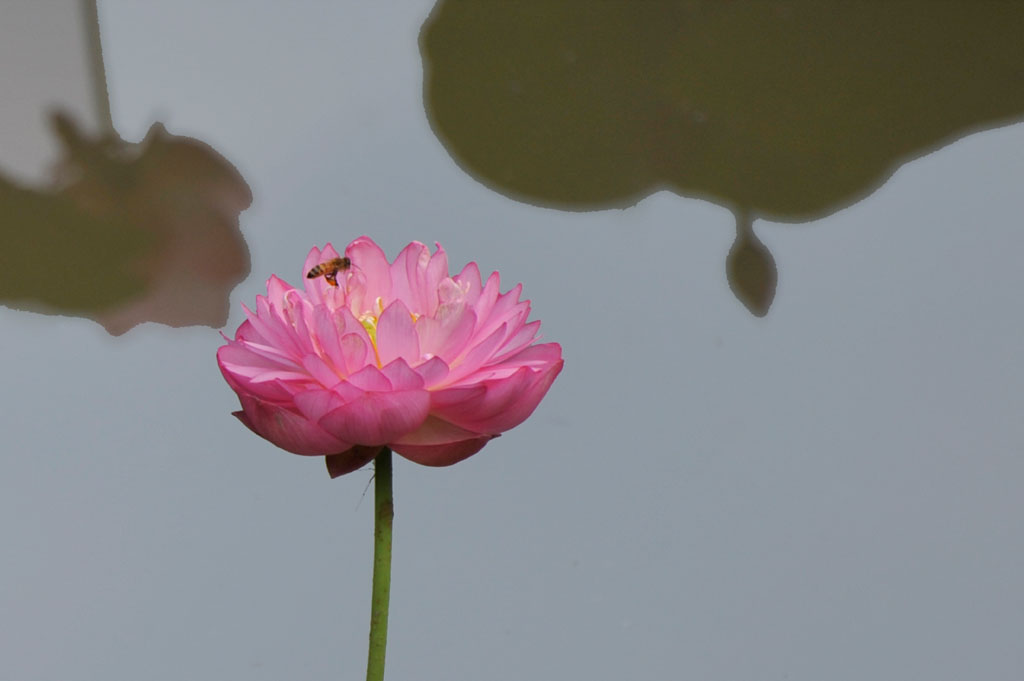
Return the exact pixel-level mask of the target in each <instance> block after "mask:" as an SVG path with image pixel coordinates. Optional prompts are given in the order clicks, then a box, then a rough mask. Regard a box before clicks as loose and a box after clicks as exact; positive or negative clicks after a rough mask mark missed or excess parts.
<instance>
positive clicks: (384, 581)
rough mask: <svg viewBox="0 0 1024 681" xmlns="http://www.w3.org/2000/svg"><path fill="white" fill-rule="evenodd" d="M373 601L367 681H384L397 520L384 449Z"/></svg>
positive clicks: (377, 483) (377, 480)
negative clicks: (392, 533)
mask: <svg viewBox="0 0 1024 681" xmlns="http://www.w3.org/2000/svg"><path fill="white" fill-rule="evenodd" d="M373 469H374V488H373V495H374V507H375V508H376V514H375V516H374V528H373V598H372V603H371V606H370V653H369V659H368V660H367V663H366V681H384V653H385V650H386V649H387V645H388V603H389V602H390V600H391V525H392V521H393V520H394V517H395V504H394V496H393V494H392V490H391V450H390V449H388V448H387V447H385V448H384V449H382V450H381V451H380V453H379V454H378V455H377V458H376V459H375V460H374V463H373Z"/></svg>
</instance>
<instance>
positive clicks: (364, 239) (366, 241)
mask: <svg viewBox="0 0 1024 681" xmlns="http://www.w3.org/2000/svg"><path fill="white" fill-rule="evenodd" d="M345 255H346V256H348V258H349V259H350V260H351V261H352V266H353V268H359V270H360V271H361V272H362V273H363V277H364V281H365V286H366V293H367V295H368V296H369V297H370V300H371V301H372V300H374V299H375V298H377V297H380V298H383V299H384V300H390V299H391V265H389V264H388V259H387V256H385V255H384V251H382V250H381V248H380V246H378V245H377V244H376V243H374V241H373V239H371V238H370V237H368V236H361V237H359V238H358V239H356V240H355V241H353V242H352V243H350V244H349V245H348V248H346V249H345ZM362 311H364V310H361V312H362Z"/></svg>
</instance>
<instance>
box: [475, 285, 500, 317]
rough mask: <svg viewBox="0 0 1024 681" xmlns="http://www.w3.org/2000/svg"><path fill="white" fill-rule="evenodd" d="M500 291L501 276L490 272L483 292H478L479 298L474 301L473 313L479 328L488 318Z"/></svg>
mask: <svg viewBox="0 0 1024 681" xmlns="http://www.w3.org/2000/svg"><path fill="white" fill-rule="evenodd" d="M500 289H501V276H500V275H499V274H498V273H497V272H491V276H489V277H487V283H486V284H484V288H483V290H482V291H481V292H480V297H479V298H478V299H477V301H476V305H475V306H474V311H475V312H476V319H477V324H479V325H480V326H481V327H482V326H483V325H484V324H486V323H487V320H488V319H489V318H490V315H491V309H492V308H493V307H494V303H495V302H496V301H497V300H498V294H499V293H500Z"/></svg>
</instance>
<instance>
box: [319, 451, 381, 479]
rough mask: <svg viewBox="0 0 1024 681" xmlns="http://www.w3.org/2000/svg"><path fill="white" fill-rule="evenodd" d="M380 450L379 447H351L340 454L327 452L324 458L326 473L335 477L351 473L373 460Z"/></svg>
mask: <svg viewBox="0 0 1024 681" xmlns="http://www.w3.org/2000/svg"><path fill="white" fill-rule="evenodd" d="M379 452H380V447H353V448H352V449H350V450H348V451H346V452H342V453H341V454H329V455H327V457H326V458H325V460H326V462H327V473H328V474H329V475H330V476H331V477H332V478H336V477H338V476H339V475H345V474H346V473H351V472H352V471H354V470H358V469H360V468H362V467H363V466H365V465H366V464H368V463H370V462H371V461H373V460H374V459H375V458H376V457H377V454H378V453H379Z"/></svg>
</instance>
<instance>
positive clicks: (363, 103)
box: [0, 0, 1024, 681]
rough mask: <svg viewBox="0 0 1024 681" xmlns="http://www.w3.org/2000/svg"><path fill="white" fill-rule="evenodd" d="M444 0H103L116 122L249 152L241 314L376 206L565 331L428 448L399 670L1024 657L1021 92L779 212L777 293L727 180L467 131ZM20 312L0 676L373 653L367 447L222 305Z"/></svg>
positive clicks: (960, 667)
mask: <svg viewBox="0 0 1024 681" xmlns="http://www.w3.org/2000/svg"><path fill="white" fill-rule="evenodd" d="M431 7H432V3H431V2H430V1H429V0H422V1H416V2H414V1H412V0H410V1H408V2H401V3H376V4H358V5H357V4H356V3H308V4H300V5H288V4H281V3H243V2H224V3H204V2H197V1H186V2H178V3H173V4H170V5H166V6H159V5H155V4H151V3H139V2H133V1H131V0H103V1H102V2H101V3H100V6H99V16H100V25H101V27H102V37H103V44H104V49H105V55H104V56H105V60H106V67H107V81H108V85H109V92H110V103H111V111H112V116H113V121H114V124H115V126H116V127H117V130H118V132H119V133H120V134H121V135H122V136H123V137H124V138H125V139H128V140H139V139H141V138H142V137H143V136H144V135H145V133H146V131H147V130H148V129H149V127H150V125H151V124H152V123H153V121H154V120H161V121H163V122H164V123H165V124H166V126H167V128H168V130H169V131H170V132H171V133H173V134H176V135H191V136H194V137H196V138H199V139H201V140H203V141H205V142H207V143H208V144H210V145H212V146H213V147H214V148H216V149H217V150H218V151H219V153H221V154H223V155H224V157H225V158H227V159H229V160H230V161H231V162H232V163H233V164H234V165H235V166H236V167H237V168H238V169H239V171H240V172H241V174H242V175H243V176H244V177H245V179H246V181H247V182H248V184H249V185H250V186H251V187H252V191H253V195H254V202H253V205H252V207H250V208H249V209H248V210H247V211H245V212H244V213H242V216H241V229H242V233H243V234H244V236H245V239H246V241H247V242H248V246H249V249H250V251H251V256H252V275H251V276H249V278H248V279H246V280H245V281H244V282H243V283H242V284H241V285H239V286H238V287H237V288H236V289H235V290H234V292H233V294H232V312H231V317H230V320H229V322H228V325H227V327H226V329H225V330H226V331H227V332H229V333H232V332H233V331H234V328H235V327H236V326H237V325H238V323H239V322H240V321H241V319H242V318H243V315H242V310H241V303H243V302H244V303H252V302H253V300H254V299H255V296H256V295H257V294H259V293H261V292H262V291H263V290H264V280H265V278H266V277H267V276H268V275H269V274H271V273H277V274H279V275H281V276H283V277H285V278H286V279H288V280H289V281H291V282H293V283H294V282H296V281H297V279H298V278H299V276H300V274H301V272H300V269H301V265H302V261H303V258H304V257H305V254H306V252H307V251H308V249H309V248H310V247H311V246H312V245H314V244H318V245H322V244H323V243H324V242H327V241H331V242H333V243H334V244H335V245H336V246H339V245H343V244H345V243H347V242H348V241H349V240H350V239H352V238H354V237H356V236H358V235H360V234H364V233H365V234H369V235H371V236H372V237H373V238H374V239H376V240H377V241H378V242H379V243H381V244H382V245H383V247H384V248H385V250H386V251H387V252H388V254H389V255H391V256H393V255H394V254H395V253H396V252H397V251H398V249H399V248H401V247H402V246H403V245H404V244H406V243H407V242H409V241H410V240H413V239H417V240H421V241H424V242H427V243H432V242H433V241H435V240H436V241H440V242H441V243H442V244H444V246H445V248H446V249H447V250H448V252H449V256H450V259H451V261H452V263H453V265H454V266H456V267H459V266H461V265H462V264H463V263H465V262H466V261H469V260H475V261H477V262H478V263H479V264H480V267H481V269H482V270H483V271H484V272H489V271H491V270H493V269H498V270H500V271H501V273H502V276H503V281H505V282H507V285H508V286H511V285H513V284H514V283H515V282H518V281H522V282H524V285H525V294H526V297H528V298H530V299H532V300H533V304H534V314H535V317H536V318H539V319H541V320H543V333H544V337H545V339H547V340H553V341H558V342H560V343H561V344H562V345H563V347H564V351H565V357H566V367H565V370H564V372H563V374H562V375H561V377H560V378H559V379H558V381H557V382H556V383H555V385H554V387H553V388H552V390H551V393H550V394H549V395H548V397H547V398H546V400H545V401H544V402H543V403H542V404H541V406H540V408H539V409H538V410H537V412H536V414H535V415H534V416H533V417H532V418H531V419H530V420H529V421H527V422H526V423H525V424H524V425H522V426H521V427H519V428H517V429H515V430H513V431H511V432H509V433H508V434H506V435H505V436H504V437H502V438H500V439H499V440H496V441H495V442H493V443H492V444H490V445H488V446H487V448H486V449H485V450H484V451H483V452H481V453H480V454H479V455H477V456H474V457H472V458H470V459H469V460H467V461H465V462H463V463H461V464H459V465H457V466H454V467H452V468H447V469H428V468H423V467H419V466H416V465H413V464H411V463H409V462H406V461H404V460H402V459H399V460H398V461H397V464H396V481H395V488H396V495H397V499H396V530H395V554H394V557H395V569H394V581H393V593H392V613H391V615H392V617H391V639H390V644H389V651H388V652H389V655H388V678H389V679H396V680H397V679H417V680H419V679H452V680H461V679H466V680H470V679H473V680H477V679H488V680H489V681H504V680H508V681H513V680H515V681H518V680H520V679H560V678H570V679H588V680H592V681H619V680H621V679H630V678H664V679H677V678H678V679H708V680H711V679H721V680H723V681H732V680H735V679H752V680H753V679H757V680H758V681H761V680H764V679H779V680H781V679H787V680H806V681H817V680H819V679H830V680H839V681H842V680H849V681H860V680H862V679H867V678H871V679H893V680H903V679H931V680H950V681H953V680H957V681H959V680H961V679H1015V678H1021V677H1022V676H1024V652H1022V650H1024V649H1022V647H1021V645H1020V632H1021V631H1022V630H1024V578H1022V576H1021V575H1022V574H1024V513H1022V511H1024V502H1022V501H1021V499H1022V495H1021V493H1020V490H1021V487H1022V484H1024V423H1022V420H1021V418H1020V413H1021V404H1022V400H1021V392H1022V386H1024V367H1022V365H1021V362H1020V354H1021V350H1020V348H1021V339H1022V338H1024V321H1022V320H1021V314H1020V313H1021V302H1020V291H1021V290H1024V268H1021V267H1020V257H1021V256H1020V254H1021V252H1022V250H1024V234H1022V231H1021V212H1022V208H1024V203H1022V199H1021V196H1022V179H1024V126H1021V125H1011V126H1007V127H1003V128H999V129H994V130H990V131H987V132H983V133H979V134H975V135H970V136H967V137H965V138H963V139H961V140H959V141H957V142H955V143H953V144H951V145H949V146H947V147H945V148H943V149H941V150H939V151H937V152H935V153H933V154H930V155H926V156H924V157H922V158H920V159H918V160H914V161H912V162H909V163H907V164H906V165H904V166H903V167H901V168H900V169H899V170H898V171H897V172H896V173H895V174H894V175H893V177H892V178H891V179H889V180H888V182H886V183H885V184H884V185H883V186H881V188H879V189H878V190H877V191H876V192H874V193H873V194H871V195H870V196H868V197H867V198H865V199H864V200H862V201H860V202H857V203H854V204H853V205H851V206H849V207H848V208H845V209H843V210H840V211H839V212H836V213H834V214H832V215H830V216H828V217H827V218H823V219H820V220H817V221H813V222H809V223H806V224H800V225H792V224H774V223H770V222H764V221H760V220H759V221H757V222H756V223H755V225H754V227H755V229H756V230H757V234H758V236H759V237H760V238H761V240H762V241H763V242H764V243H765V245H766V246H767V247H768V248H770V250H771V252H772V254H773V255H774V258H775V261H776V263H777V264H778V269H779V281H778V291H777V294H776V297H775V301H774V303H773V305H772V309H771V312H770V313H769V314H768V315H767V316H766V317H764V318H755V317H753V316H751V315H750V314H749V313H748V312H747V310H746V309H744V307H743V306H742V305H740V304H739V303H738V302H737V301H736V300H735V298H734V297H733V295H732V294H731V293H730V290H729V286H728V284H727V282H726V279H725V277H724V275H723V271H722V259H723V254H724V253H726V252H727V251H728V249H729V247H730V244H731V243H732V241H733V238H734V234H735V232H734V224H735V219H734V216H733V215H732V213H730V212H729V211H728V210H727V209H726V208H722V207H719V206H716V205H714V204H712V203H709V202H705V201H702V200H699V199H694V198H683V197H680V196H677V195H675V194H672V193H669V192H658V193H655V194H653V195H652V196H650V197H648V198H645V199H643V200H641V201H640V202H639V203H638V204H637V205H636V206H634V207H631V208H628V209H625V210H605V211H597V212H580V213H573V212H562V211H559V210H553V209H546V208H538V207H535V206H530V205H527V204H524V203H518V202H516V201H513V200H510V199H509V198H506V197H504V196H502V195H500V194H498V193H495V192H494V191H492V190H491V189H488V188H487V187H486V186H484V185H483V184H481V183H479V182H477V181H476V180H474V179H473V178H471V177H470V176H469V175H467V174H466V173H465V172H464V171H463V170H461V169H460V168H459V167H458V166H457V165H456V163H455V162H453V160H452V158H451V157H450V156H449V155H448V153H447V152H446V150H445V148H444V147H443V146H442V144H441V143H440V142H439V141H438V140H437V138H436V137H435V136H434V133H433V132H432V130H431V128H430V125H429V124H428V120H427V117H426V115H425V113H424V106H423V99H422V62H421V57H420V52H419V47H418V45H417V37H418V34H419V31H420V28H421V25H422V23H423V21H424V20H425V18H426V17H427V16H428V14H429V12H430V10H431ZM26 30H27V29H26ZM0 44H3V43H2V42H0ZM10 63H11V62H9V61H8V60H7V59H6V58H5V60H4V62H3V64H4V66H2V67H0V71H3V70H6V69H7V68H8V65H9V64H10ZM65 92H66V91H65ZM87 92H88V90H83V91H82V92H79V93H78V94H75V93H70V94H66V97H67V100H68V102H70V104H69V105H73V104H74V103H75V102H78V103H79V104H80V105H81V107H82V109H83V110H85V109H87V108H88V107H87V104H82V102H83V101H84V100H85V99H86V98H87ZM44 99H45V98H44ZM66 103H67V102H66ZM9 110H10V109H9V108H5V109H4V111H9ZM10 125H14V123H11V124H10ZM4 126H8V123H6V122H5V123H3V124H2V125H0V132H3V130H2V129H3V127H4ZM5 134H7V133H6V132H5ZM495 135H496V136H500V135H501V131H500V130H495ZM5 139H6V138H5ZM5 144H6V143H5ZM5 148H6V147H5ZM21 158H22V161H20V163H22V164H24V165H25V166H26V167H28V166H29V165H31V164H32V163H39V161H33V160H32V157H31V154H23V155H22V157H21ZM4 162H5V159H3V158H0V164H3V163H4ZM40 167H41V166H40ZM26 173H27V171H26ZM54 253H55V254H56V255H57V256H61V257H64V256H67V260H66V261H62V262H61V263H58V264H57V265H59V266H64V267H67V268H68V269H70V270H74V269H76V268H79V267H88V266H89V263H81V262H77V261H76V260H75V259H74V254H65V253H62V251H61V248H60V244H55V246H54ZM0 329H2V330H0V352H2V356H3V357H4V361H3V364H2V365H0V366H2V385H3V393H2V395H3V409H0V431H2V432H3V433H4V442H5V446H4V447H3V453H2V459H0V460H2V469H0V470H2V474H0V545H2V547H3V551H2V553H0V680H3V681H26V680H27V681H37V680H38V681H49V680H63V679H76V680H77V679H81V680H85V681H89V680H94V679H95V680H97V681H100V680H102V681H110V680H117V679H147V680H149V679H152V680H154V681H165V680H166V681H178V680H180V679H193V678H194V679H224V680H227V679H246V680H258V679H265V680H267V681H279V680H280V679H357V678H361V677H362V675H363V669H364V664H365V654H366V650H365V643H366V628H367V621H368V614H369V613H368V611H369V582H370V550H371V525H372V502H371V499H370V498H369V495H368V496H367V498H366V499H363V500H362V503H360V499H361V496H362V494H363V492H364V489H365V487H366V484H367V482H368V481H369V479H370V473H369V471H361V472H357V473H354V474H351V475H348V476H345V477H342V478H339V479H338V480H334V481H331V480H330V479H329V478H328V477H327V474H326V472H325V470H324V467H323V463H322V461H320V460H316V459H303V458H299V457H296V456H292V455H289V454H285V453H282V452H281V451H279V450H277V449H275V448H274V447H273V446H272V445H270V444H269V443H267V442H264V441H263V440H260V439H259V438H257V437H255V436H254V435H252V434H251V433H250V432H249V431H248V430H246V429H245V428H244V427H242V426H241V425H240V424H239V423H238V422H237V421H236V420H235V419H234V418H232V417H231V416H230V415H229V413H230V412H231V411H232V410H234V409H236V408H237V402H236V399H235V397H234V395H233V394H232V393H231V391H230V390H229V389H228V388H227V386H226V385H225V384H224V382H223V379H222V378H221V377H220V374H219V372H218V370H217V367H216V364H215V361H214V353H215V351H216V349H217V347H218V346H219V345H220V344H221V342H222V341H221V339H220V336H219V335H218V334H217V333H216V331H214V330H212V329H210V328H208V327H202V326H198V327H190V328H183V329H170V328H167V327H165V326H160V325H155V324H146V325H142V326H139V327H137V328H135V329H133V330H131V331H129V332H128V333H126V334H125V335H123V336H119V337H116V338H112V337H110V336H109V335H108V334H107V333H106V332H105V331H104V330H103V329H102V328H101V327H100V326H99V325H97V324H96V323H94V322H92V321H89V320H86V319H80V318H70V317H69V318H62V317H55V316H46V315H41V314H33V313H29V312H22V311H15V310H11V309H7V308H0Z"/></svg>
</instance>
